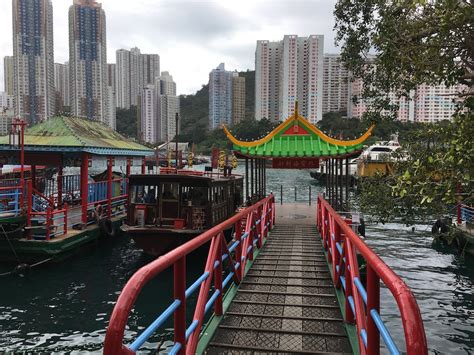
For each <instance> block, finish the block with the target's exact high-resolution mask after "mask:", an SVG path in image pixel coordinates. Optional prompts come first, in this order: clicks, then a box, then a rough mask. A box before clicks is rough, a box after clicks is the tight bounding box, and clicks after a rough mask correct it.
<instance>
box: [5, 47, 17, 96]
mask: <svg viewBox="0 0 474 355" xmlns="http://www.w3.org/2000/svg"><path fill="white" fill-rule="evenodd" d="M3 75H4V77H3V80H4V88H5V92H6V93H7V94H8V95H12V96H13V95H15V85H14V82H15V81H14V77H15V65H14V60H13V56H6V57H4V58H3Z"/></svg>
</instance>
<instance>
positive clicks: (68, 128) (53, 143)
mask: <svg viewBox="0 0 474 355" xmlns="http://www.w3.org/2000/svg"><path fill="white" fill-rule="evenodd" d="M12 150H18V148H17V147H14V146H11V145H10V137H9V136H3V137H0V152H1V153H5V152H6V151H12ZM25 152H37V153H38V152H57V153H64V154H69V155H70V154H75V153H79V152H85V153H90V154H94V155H102V156H103V155H113V156H129V157H132V156H135V157H137V156H147V155H151V154H153V150H152V149H150V148H147V147H145V146H143V145H141V144H138V143H136V142H133V141H131V140H129V139H127V138H125V137H124V136H122V135H121V134H119V133H117V132H115V131H114V130H112V129H110V128H109V127H108V126H105V125H104V124H102V123H100V122H97V121H91V120H85V119H82V118H77V117H65V116H62V117H53V118H51V119H49V120H47V121H45V122H43V123H40V124H37V125H35V126H33V127H30V128H27V129H26V131H25Z"/></svg>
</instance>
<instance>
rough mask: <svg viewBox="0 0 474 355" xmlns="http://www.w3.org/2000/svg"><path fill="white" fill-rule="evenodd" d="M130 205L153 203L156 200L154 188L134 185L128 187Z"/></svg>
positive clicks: (155, 189) (155, 188)
mask: <svg viewBox="0 0 474 355" xmlns="http://www.w3.org/2000/svg"><path fill="white" fill-rule="evenodd" d="M130 194H131V196H130V201H132V203H155V202H156V198H157V187H156V186H144V185H134V186H131V187H130Z"/></svg>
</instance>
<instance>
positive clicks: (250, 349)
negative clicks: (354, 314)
mask: <svg viewBox="0 0 474 355" xmlns="http://www.w3.org/2000/svg"><path fill="white" fill-rule="evenodd" d="M306 210H307V208H306ZM280 211H282V213H283V214H285V209H281V210H280ZM294 211H295V210H294V209H293V212H292V213H295V212H294ZM287 212H289V210H287ZM298 216H299V217H298ZM313 216H314V214H313ZM278 217H280V219H279V218H278ZM278 217H277V224H276V225H275V227H274V229H273V231H272V233H271V234H270V236H269V237H268V239H267V241H266V243H265V245H264V247H263V248H262V250H261V252H260V253H259V254H258V256H257V257H256V259H255V261H254V263H253V264H252V267H251V268H250V270H249V271H248V273H247V275H246V277H245V278H244V280H243V281H242V283H241V285H240V287H239V290H238V292H237V294H236V296H235V298H234V299H233V301H232V303H231V305H230V306H229V309H228V310H227V312H226V313H225V315H224V317H223V320H222V321H221V323H220V324H219V327H218V329H217V331H216V333H215V335H214V337H213V339H212V340H211V342H210V343H209V347H208V349H207V353H208V354H222V353H233V352H236V353H237V352H238V353H242V351H245V352H246V353H259V354H263V353H288V352H291V353H302V354H317V353H352V348H351V346H350V343H349V340H348V337H347V334H346V332H345V327H344V323H343V318H342V316H341V311H340V308H339V306H338V303H337V298H336V294H335V292H334V287H333V284H332V281H331V276H330V274H329V270H328V266H327V263H326V259H325V256H324V253H323V249H322V244H321V241H320V238H319V236H318V235H317V230H316V227H315V224H312V225H311V224H309V223H307V222H308V220H307V218H305V217H306V216H304V215H298V214H297V215H293V217H294V218H291V215H287V216H278ZM282 217H283V218H282ZM295 217H296V218H295ZM279 220H280V221H281V222H283V223H284V224H282V223H281V222H280V223H279V222H278V221H279ZM291 220H293V221H291ZM298 221H299V223H298ZM290 222H292V223H290ZM313 223H314V222H313Z"/></svg>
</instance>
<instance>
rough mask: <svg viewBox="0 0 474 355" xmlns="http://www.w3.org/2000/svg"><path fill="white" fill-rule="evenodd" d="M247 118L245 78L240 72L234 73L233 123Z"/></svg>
mask: <svg viewBox="0 0 474 355" xmlns="http://www.w3.org/2000/svg"><path fill="white" fill-rule="evenodd" d="M244 119H245V78H244V77H243V76H239V73H238V72H234V73H233V75H232V123H233V124H236V123H239V122H241V121H243V120H244Z"/></svg>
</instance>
